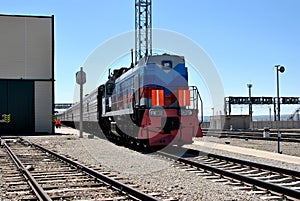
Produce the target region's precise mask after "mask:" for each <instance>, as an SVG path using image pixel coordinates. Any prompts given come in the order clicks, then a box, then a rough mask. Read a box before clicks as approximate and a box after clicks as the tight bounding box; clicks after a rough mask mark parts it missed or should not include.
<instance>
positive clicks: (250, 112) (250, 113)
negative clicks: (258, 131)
mask: <svg viewBox="0 0 300 201" xmlns="http://www.w3.org/2000/svg"><path fill="white" fill-rule="evenodd" d="M247 87H248V88H249V116H250V127H251V122H252V101H251V88H252V84H247Z"/></svg>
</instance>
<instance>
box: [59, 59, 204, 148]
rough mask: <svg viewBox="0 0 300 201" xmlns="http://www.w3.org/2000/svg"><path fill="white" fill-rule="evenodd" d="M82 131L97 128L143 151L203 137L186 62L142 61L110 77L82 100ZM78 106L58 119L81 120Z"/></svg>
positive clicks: (198, 101) (196, 97) (198, 105)
mask: <svg viewBox="0 0 300 201" xmlns="http://www.w3.org/2000/svg"><path fill="white" fill-rule="evenodd" d="M83 105H84V106H85V107H89V108H84V110H83V111H84V124H85V125H86V126H84V127H85V128H93V127H94V126H93V125H94V124H95V123H97V124H98V125H100V127H101V129H102V131H103V133H104V134H105V135H106V136H107V137H110V138H111V137H113V138H115V139H117V140H120V141H127V142H129V143H136V144H139V145H143V146H150V147H154V146H166V145H172V144H174V145H183V144H190V143H192V142H193V137H202V131H201V127H200V121H199V119H198V114H200V115H201V117H202V101H201V97H200V94H199V92H198V90H197V88H196V87H194V86H192V87H191V86H189V85H188V71H187V67H186V66H185V60H184V57H182V56H177V55H168V54H163V55H153V56H146V57H143V58H142V59H141V60H140V61H139V62H138V63H137V65H135V66H134V67H133V65H132V66H131V67H129V68H126V67H124V68H120V69H116V70H114V71H113V73H109V77H108V81H107V82H106V83H105V84H103V85H100V86H99V87H98V89H97V90H95V91H94V92H92V93H91V94H90V95H88V96H86V97H85V99H84V104H83ZM78 112H79V105H75V106H74V107H73V108H70V109H69V110H67V111H66V112H65V113H63V114H61V115H60V117H59V118H61V120H62V121H63V122H66V123H70V122H76V121H78V120H79V113H78Z"/></svg>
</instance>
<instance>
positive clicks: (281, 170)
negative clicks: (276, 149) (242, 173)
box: [186, 149, 300, 178]
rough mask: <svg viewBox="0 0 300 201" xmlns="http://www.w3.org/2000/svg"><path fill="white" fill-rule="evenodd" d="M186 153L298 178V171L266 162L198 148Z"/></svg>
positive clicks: (299, 175)
mask: <svg viewBox="0 0 300 201" xmlns="http://www.w3.org/2000/svg"><path fill="white" fill-rule="evenodd" d="M186 153H190V154H192V155H196V156H200V155H205V156H207V157H212V158H217V159H220V160H226V161H230V162H233V163H238V164H242V165H248V166H251V167H256V168H259V169H264V170H269V171H272V172H277V173H280V174H285V175H289V176H293V177H299V178H300V172H299V171H296V170H291V169H286V168H281V167H276V166H271V165H266V164H262V163H256V162H252V161H246V160H242V159H238V158H232V157H228V156H222V155H216V154H212V153H206V152H202V151H198V150H194V149H186Z"/></svg>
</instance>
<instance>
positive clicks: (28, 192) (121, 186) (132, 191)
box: [0, 139, 176, 200]
mask: <svg viewBox="0 0 300 201" xmlns="http://www.w3.org/2000/svg"><path fill="white" fill-rule="evenodd" d="M1 147H2V148H1V149H0V162H1V169H0V175H2V179H3V180H5V186H1V189H2V195H0V200H1V199H2V200H6V199H7V200H161V199H168V200H174V199H172V198H169V197H168V196H164V195H163V194H161V193H159V192H147V191H146V190H143V191H142V190H138V189H137V186H135V185H134V184H132V183H123V182H120V180H122V178H119V177H118V176H117V175H115V174H113V173H109V172H103V170H100V169H92V168H90V167H87V166H85V165H82V164H80V163H78V162H77V161H74V160H71V159H69V158H66V157H64V156H61V155H59V154H57V153H54V152H52V151H49V150H47V149H45V148H43V147H41V146H39V145H36V144H32V143H30V142H28V141H25V140H22V139H12V140H1ZM175 200H176V199H175Z"/></svg>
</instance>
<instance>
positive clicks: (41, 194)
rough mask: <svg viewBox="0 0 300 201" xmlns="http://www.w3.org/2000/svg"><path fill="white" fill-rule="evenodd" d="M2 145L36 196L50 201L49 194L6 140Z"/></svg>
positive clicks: (44, 200)
mask: <svg viewBox="0 0 300 201" xmlns="http://www.w3.org/2000/svg"><path fill="white" fill-rule="evenodd" d="M3 146H4V147H5V149H6V150H7V153H8V155H9V156H10V158H11V159H12V160H13V161H14V163H15V164H16V166H17V167H18V169H19V170H20V171H21V172H22V174H23V176H24V177H25V180H26V181H27V182H28V184H29V186H30V187H31V189H32V190H33V192H34V193H35V195H36V196H37V198H38V199H39V200H43V201H52V199H51V198H50V197H49V195H48V194H47V193H46V192H45V191H44V189H43V188H42V187H41V186H40V185H39V184H38V182H37V181H36V180H35V179H34V177H33V176H32V175H31V174H30V172H29V171H28V170H27V169H26V168H25V167H24V165H23V163H22V162H21V161H20V160H19V158H18V157H17V156H16V155H15V154H14V153H13V151H12V150H11V148H10V147H9V146H8V145H7V143H6V142H4V143H3Z"/></svg>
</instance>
